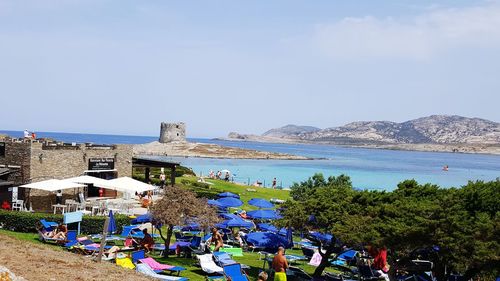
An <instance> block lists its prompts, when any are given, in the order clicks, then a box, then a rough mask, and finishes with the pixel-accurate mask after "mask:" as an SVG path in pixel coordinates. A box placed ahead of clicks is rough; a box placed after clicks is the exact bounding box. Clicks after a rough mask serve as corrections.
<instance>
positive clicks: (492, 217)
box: [282, 174, 500, 278]
mask: <svg viewBox="0 0 500 281" xmlns="http://www.w3.org/2000/svg"><path fill="white" fill-rule="evenodd" d="M291 196H292V198H293V200H290V201H288V202H287V203H286V205H285V208H284V211H283V215H284V219H283V221H282V223H283V224H287V225H292V226H294V227H296V228H302V229H303V228H306V229H315V230H319V231H323V232H330V233H332V234H334V235H335V236H336V238H338V239H340V240H341V241H342V243H344V244H346V245H349V246H362V245H365V244H367V243H370V244H373V245H377V246H380V247H382V246H383V247H387V248H388V249H389V251H390V254H391V258H392V259H393V260H395V259H397V258H401V257H404V256H407V255H408V254H409V253H410V252H411V251H413V250H415V249H417V248H427V247H434V248H439V260H438V261H436V270H437V271H438V275H441V276H444V267H445V266H446V268H447V269H448V272H450V271H451V270H456V271H458V272H462V273H465V274H466V275H467V276H468V277H472V276H482V277H483V278H484V277H486V278H488V277H489V278H494V277H495V276H496V275H498V274H500V272H499V268H500V180H496V181H491V182H482V181H477V182H469V183H468V184H467V185H465V186H463V187H461V188H440V187H439V186H437V185H432V184H419V183H417V182H416V181H415V180H406V181H403V182H401V183H399V184H398V186H397V188H396V189H395V190H394V191H392V192H386V191H367V190H356V189H354V188H353V187H352V183H351V181H350V179H349V177H347V176H345V175H341V176H338V177H329V178H328V179H325V178H324V177H323V175H321V174H315V175H314V176H312V177H311V178H309V179H308V180H306V181H304V182H301V183H296V184H294V185H293V186H292V188H291ZM311 215H314V217H315V219H314V221H313V222H311V221H310V220H309V217H310V216H311ZM332 247H333V246H332ZM330 250H331V251H333V248H332V249H330ZM320 270H321V271H322V270H323V269H322V268H320ZM319 274H320V273H319Z"/></svg>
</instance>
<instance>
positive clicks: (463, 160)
mask: <svg viewBox="0 0 500 281" xmlns="http://www.w3.org/2000/svg"><path fill="white" fill-rule="evenodd" d="M0 133H7V134H9V135H12V136H22V132H19V131H0ZM37 135H38V136H39V137H51V138H55V139H58V140H62V141H66V142H94V143H108V144H110V143H147V142H151V141H154V140H156V139H157V138H156V137H148V136H120V135H96V134H72V133H47V132H37ZM191 140H192V141H197V142H204V143H216V144H221V145H226V146H233V147H241V148H248V149H257V150H264V151H272V152H284V153H291V154H297V155H303V156H308V157H315V158H326V159H325V160H311V161H309V160H307V161H290V160H283V161H277V160H232V159H200V158H175V159H172V158H167V159H170V160H175V161H178V162H180V163H182V164H183V165H186V166H188V167H191V168H192V169H193V170H194V171H195V172H196V173H197V174H199V173H202V174H204V175H207V174H208V173H209V171H210V170H214V171H217V170H222V169H228V170H230V171H232V172H233V173H234V174H235V181H239V182H245V183H248V182H250V183H253V182H255V181H256V180H259V181H261V182H265V183H266V185H267V186H269V185H270V183H271V181H272V179H273V177H276V178H277V181H278V184H282V186H284V187H288V186H290V185H291V184H292V183H293V182H297V181H302V180H305V179H307V178H308V177H310V176H312V175H313V174H314V173H317V172H321V173H323V174H324V175H325V176H328V175H340V174H342V173H343V174H347V175H349V176H350V177H351V179H352V182H353V184H354V186H355V187H357V188H368V189H384V190H392V189H394V188H395V187H396V185H397V183H398V182H400V181H402V180H404V179H416V180H417V181H418V182H421V183H427V182H430V183H434V184H438V185H440V186H443V187H452V186H461V185H464V184H466V183H467V181H468V180H494V179H496V178H497V177H500V156H494V155H479V154H460V153H438V152H415V151H395V150H381V149H362V148H346V147H336V146H328V145H305V144H267V143H255V142H231V141H217V140H209V139H191ZM444 165H448V166H449V167H450V168H449V171H448V172H444V171H442V167H443V166H444Z"/></svg>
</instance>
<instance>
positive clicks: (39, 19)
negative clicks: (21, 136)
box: [0, 0, 500, 137]
mask: <svg viewBox="0 0 500 281" xmlns="http://www.w3.org/2000/svg"><path fill="white" fill-rule="evenodd" d="M499 73H500V2H499V1H475V0H468V1H462V0H453V1H451V0H450V1H448V0H443V1H427V0H419V1H409V0H398V1H393V0H391V1H384V0H378V1H373V0H365V1H352V0H336V1H330V0H325V1H320V0H317V1H309V0H303V1H298V0H283V1H280V0H275V1H266V0H260V1H259V0H256V1H238V0H231V1H229V0H228V1H225V0H220V1H190V0H182V1H127V0H116V1H106V0H99V1H93V0H67V1H51V0H46V1H38V0H34V1H29V0H26V1H18V0H13V1H5V0H0V130H24V129H28V130H35V131H53V132H83V133H105V134H128V135H149V136H155V135H158V134H159V128H160V122H162V121H165V122H178V121H182V122H185V123H186V124H187V134H188V136H189V137H220V136H226V135H227V133H229V132H231V131H236V132H240V133H253V134H261V133H263V132H265V131H266V130H268V129H270V128H274V127H279V126H283V125H286V124H298V125H311V126H317V127H320V128H327V127H334V126H340V125H343V124H346V123H349V122H352V121H361V120H390V121H397V122H401V121H406V120H410V119H414V118H418V117H423V116H428V115H432V114H457V115H462V116H467V117H480V118H485V119H489V120H493V121H497V122H499V121H500V110H499V109H498V108H499V105H500V91H499V90H500V79H499Z"/></svg>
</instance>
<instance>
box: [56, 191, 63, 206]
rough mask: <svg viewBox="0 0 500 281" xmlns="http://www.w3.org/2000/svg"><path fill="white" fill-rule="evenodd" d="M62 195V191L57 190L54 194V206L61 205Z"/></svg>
mask: <svg viewBox="0 0 500 281" xmlns="http://www.w3.org/2000/svg"><path fill="white" fill-rule="evenodd" d="M62 195H63V194H62V190H60V189H59V190H58V191H57V192H56V204H57V205H61V204H62Z"/></svg>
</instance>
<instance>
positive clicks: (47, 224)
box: [40, 219, 58, 232]
mask: <svg viewBox="0 0 500 281" xmlns="http://www.w3.org/2000/svg"><path fill="white" fill-rule="evenodd" d="M40 224H41V225H42V227H43V230H44V231H46V232H50V231H52V230H54V229H55V228H56V227H57V225H58V224H57V222H53V221H46V220H45V219H41V220H40Z"/></svg>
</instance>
